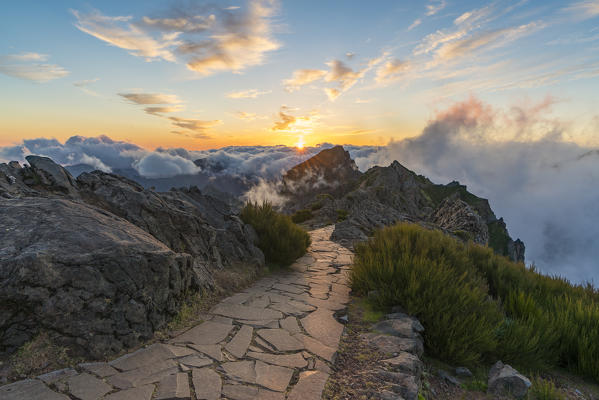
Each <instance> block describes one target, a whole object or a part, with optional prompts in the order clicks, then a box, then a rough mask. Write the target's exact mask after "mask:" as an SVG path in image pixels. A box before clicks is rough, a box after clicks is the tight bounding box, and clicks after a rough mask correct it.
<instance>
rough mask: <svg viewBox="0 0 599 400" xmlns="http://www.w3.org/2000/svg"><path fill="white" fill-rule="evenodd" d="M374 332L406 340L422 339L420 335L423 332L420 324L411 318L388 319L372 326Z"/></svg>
mask: <svg viewBox="0 0 599 400" xmlns="http://www.w3.org/2000/svg"><path fill="white" fill-rule="evenodd" d="M372 330H374V331H377V332H381V333H385V334H387V335H393V336H399V337H404V338H412V339H416V338H420V334H419V333H418V332H421V331H422V330H423V328H422V325H420V322H418V321H415V320H413V319H411V318H402V319H388V320H384V321H380V322H377V323H376V324H374V325H373V326H372Z"/></svg>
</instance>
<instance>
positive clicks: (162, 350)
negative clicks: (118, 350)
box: [109, 344, 175, 371]
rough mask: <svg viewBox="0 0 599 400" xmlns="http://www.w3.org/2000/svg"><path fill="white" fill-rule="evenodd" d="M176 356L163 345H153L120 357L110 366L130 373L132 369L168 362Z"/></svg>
mask: <svg viewBox="0 0 599 400" xmlns="http://www.w3.org/2000/svg"><path fill="white" fill-rule="evenodd" d="M174 356H175V355H174V354H173V353H172V352H171V351H170V350H169V348H168V347H167V346H165V345H163V344H153V345H151V346H148V347H146V348H144V349H139V350H137V351H135V352H133V353H130V354H126V355H124V356H122V357H119V358H117V359H116V360H113V361H111V362H110V363H109V364H110V365H111V366H113V367H115V368H117V369H119V370H121V371H130V370H132V369H137V368H141V367H144V366H146V365H152V364H155V363H158V362H161V361H164V360H168V359H169V358H173V357H174Z"/></svg>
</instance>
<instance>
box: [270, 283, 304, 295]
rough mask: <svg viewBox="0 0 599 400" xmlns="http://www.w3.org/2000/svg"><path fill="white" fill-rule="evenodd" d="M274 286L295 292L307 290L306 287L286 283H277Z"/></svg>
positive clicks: (282, 290) (283, 290)
mask: <svg viewBox="0 0 599 400" xmlns="http://www.w3.org/2000/svg"><path fill="white" fill-rule="evenodd" d="M272 288H273V289H277V290H280V291H281V292H287V293H295V294H300V293H304V292H305V291H306V290H305V289H302V288H300V287H298V286H295V285H286V284H284V283H277V284H276V285H273V287H272Z"/></svg>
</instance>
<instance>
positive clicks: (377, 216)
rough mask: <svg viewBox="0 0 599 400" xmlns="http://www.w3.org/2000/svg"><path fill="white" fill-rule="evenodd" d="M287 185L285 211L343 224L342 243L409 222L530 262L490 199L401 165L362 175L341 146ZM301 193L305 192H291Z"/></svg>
mask: <svg viewBox="0 0 599 400" xmlns="http://www.w3.org/2000/svg"><path fill="white" fill-rule="evenodd" d="M323 171H326V173H325V172H323ZM314 176H318V177H319V179H317V180H315V179H314V178H313V177H314ZM283 181H284V182H285V187H286V192H285V193H284V194H286V195H287V196H288V197H290V198H291V201H289V202H288V203H287V204H286V206H285V211H286V212H288V213H293V212H296V211H298V210H302V209H310V210H311V211H312V213H313V214H314V215H315V217H314V219H313V220H312V222H313V224H315V225H319V224H324V223H330V222H337V225H336V229H335V232H334V233H333V238H335V239H337V240H341V241H355V240H364V239H366V237H367V236H368V235H369V234H370V233H371V232H372V230H373V229H375V228H379V227H382V226H387V225H392V224H394V223H396V222H399V221H409V222H417V223H420V224H423V225H425V226H429V227H431V228H439V229H442V230H444V231H445V232H447V233H449V234H452V235H454V236H456V237H458V238H460V239H464V240H467V239H472V240H474V241H475V242H477V243H480V244H488V245H489V246H490V247H492V248H493V249H494V250H495V251H496V252H497V253H499V254H501V255H505V256H508V257H510V258H511V259H512V260H516V261H524V243H522V241H520V240H519V239H518V240H515V241H514V240H512V238H511V237H510V236H509V234H508V231H507V228H506V225H505V222H504V221H503V219H501V218H499V219H498V218H497V217H496V216H495V213H494V212H493V210H492V209H491V207H490V205H489V201H488V200H487V199H483V198H480V197H478V196H475V195H474V194H472V193H470V192H468V190H467V188H466V186H464V185H461V184H460V183H459V182H455V181H454V182H451V183H449V184H447V185H438V184H434V183H433V182H431V181H430V180H429V179H428V178H426V177H424V176H422V175H418V174H416V173H414V172H413V171H410V170H409V169H407V168H406V167H404V166H403V165H401V164H400V163H399V162H398V161H393V162H392V163H391V164H390V165H389V166H387V167H380V166H375V167H372V168H370V169H369V170H368V171H366V172H364V173H361V172H360V171H358V170H357V168H356V167H355V163H354V161H353V160H352V159H351V157H350V155H349V153H348V152H346V151H345V150H344V149H343V147H341V146H336V147H334V148H332V149H328V150H323V151H322V152H320V153H319V154H317V155H316V156H314V157H313V158H312V159H309V160H307V161H305V162H304V163H302V164H300V165H298V166H296V167H294V168H293V169H291V170H290V171H289V172H288V173H287V174H286V175H285V176H284V179H283ZM289 181H291V182H292V183H291V184H290V183H289ZM314 182H316V184H315V185H314V187H311V186H310V184H311V183H314ZM339 182H342V183H343V184H339ZM298 183H301V184H298ZM296 187H300V188H301V190H296V191H295V192H294V191H293V190H289V188H296ZM328 187H332V189H331V190H327V188H328Z"/></svg>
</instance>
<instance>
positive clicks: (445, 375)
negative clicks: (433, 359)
mask: <svg viewBox="0 0 599 400" xmlns="http://www.w3.org/2000/svg"><path fill="white" fill-rule="evenodd" d="M437 374H438V375H439V377H440V378H441V379H443V380H444V381H445V382H447V383H450V384H452V385H454V386H460V381H459V380H457V379H456V378H455V377H454V376H451V375H450V374H449V373H447V371H444V370H442V369H440V370H439V371H438V372H437Z"/></svg>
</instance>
